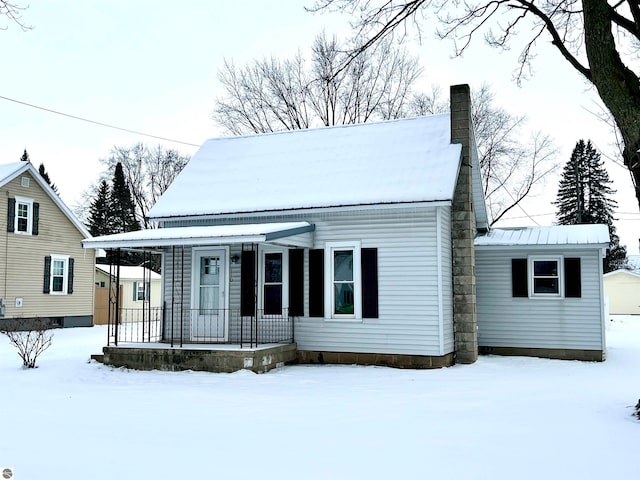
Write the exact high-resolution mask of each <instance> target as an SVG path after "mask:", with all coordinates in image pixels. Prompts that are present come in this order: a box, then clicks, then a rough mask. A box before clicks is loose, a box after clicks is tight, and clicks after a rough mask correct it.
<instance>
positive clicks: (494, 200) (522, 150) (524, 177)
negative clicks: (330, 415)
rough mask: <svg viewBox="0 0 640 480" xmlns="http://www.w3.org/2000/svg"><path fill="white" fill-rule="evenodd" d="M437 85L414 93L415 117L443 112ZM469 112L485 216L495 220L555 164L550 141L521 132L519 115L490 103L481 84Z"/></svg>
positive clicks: (444, 107) (523, 125)
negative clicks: (485, 202)
mask: <svg viewBox="0 0 640 480" xmlns="http://www.w3.org/2000/svg"><path fill="white" fill-rule="evenodd" d="M443 97H444V95H443V93H442V89H441V88H440V87H438V86H433V87H432V89H431V92H428V93H425V94H419V95H415V96H414V98H413V99H412V100H411V102H410V105H411V113H413V114H418V115H426V114H434V113H443V112H447V111H448V109H449V104H448V102H447V101H446V99H445V100H443ZM471 97H472V98H471V103H472V104H471V109H472V111H471V116H472V122H473V126H474V133H475V140H476V145H477V147H478V157H479V162H480V171H481V173H482V183H483V185H482V186H483V189H484V192H485V198H486V201H487V207H488V208H489V213H490V217H491V224H495V223H496V222H497V221H498V220H500V219H501V218H503V217H504V215H505V214H507V213H508V212H509V211H511V210H512V209H513V208H515V207H517V206H518V205H520V204H521V202H522V201H523V200H524V199H525V198H527V197H528V196H530V195H531V194H532V193H534V192H535V187H536V186H539V185H543V184H544V181H545V180H546V178H547V176H548V175H549V173H551V172H553V171H554V170H555V169H556V168H557V162H556V160H555V158H556V153H557V151H556V148H555V146H554V144H553V140H552V139H551V137H549V136H548V135H546V134H543V133H541V132H532V133H530V134H529V135H528V136H527V134H526V133H525V132H524V130H525V128H526V123H527V117H526V116H525V115H519V116H517V115H513V114H511V113H509V112H507V111H506V110H505V109H503V108H501V107H498V106H496V105H495V94H494V93H493V92H492V91H491V88H490V87H489V86H488V85H486V84H483V85H481V86H480V87H479V88H478V89H475V90H473V91H472V95H471Z"/></svg>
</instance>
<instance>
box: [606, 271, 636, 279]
mask: <svg viewBox="0 0 640 480" xmlns="http://www.w3.org/2000/svg"><path fill="white" fill-rule="evenodd" d="M613 275H630V276H632V277H635V278H638V279H640V272H635V271H633V270H627V269H626V268H619V269H618V270H614V271H612V272H609V273H605V274H604V276H605V277H611V276H613Z"/></svg>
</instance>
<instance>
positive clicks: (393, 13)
mask: <svg viewBox="0 0 640 480" xmlns="http://www.w3.org/2000/svg"><path fill="white" fill-rule="evenodd" d="M310 10H312V11H321V10H338V11H344V12H348V13H350V14H351V15H353V16H354V17H355V20H354V27H355V32H354V34H355V36H356V37H357V38H360V39H362V38H364V39H366V40H365V41H364V43H361V44H360V45H359V46H358V47H356V48H353V49H351V51H350V53H349V57H348V59H347V61H346V62H345V63H344V65H343V68H347V65H349V63H350V62H351V61H353V60H354V59H355V58H357V57H359V56H360V55H362V54H363V53H364V52H366V51H367V50H368V49H370V48H372V47H374V46H375V45H376V44H378V43H379V42H381V41H388V40H389V38H392V37H394V36H396V37H398V36H399V37H400V38H402V37H404V36H406V34H407V31H408V30H407V29H408V28H410V27H411V26H414V27H415V29H416V31H417V32H418V35H421V28H422V27H423V26H424V24H425V23H427V22H428V20H429V18H434V19H435V20H437V22H438V24H439V25H440V28H439V29H437V33H438V35H439V36H440V37H441V38H449V39H452V40H453V41H454V51H455V54H456V55H461V54H462V53H463V52H464V51H465V50H466V48H467V47H468V46H469V44H470V43H471V41H472V40H473V38H474V37H475V36H477V35H482V34H484V38H485V39H486V41H487V42H488V43H489V44H490V45H492V46H494V47H497V48H501V49H506V48H508V47H509V46H510V44H511V40H512V39H513V37H515V36H517V35H520V36H524V37H525V42H524V47H523V48H522V50H521V52H520V56H519V68H518V71H517V79H518V81H520V80H521V79H522V78H524V77H525V76H526V75H527V74H528V73H529V67H530V63H531V61H532V60H533V58H534V56H535V47H536V44H537V42H538V41H539V40H541V39H542V38H547V39H550V40H551V43H552V45H554V46H555V47H556V49H557V50H558V52H559V53H560V55H561V56H562V57H563V58H564V59H565V60H566V61H567V62H568V63H569V64H570V65H571V66H572V67H573V68H574V69H575V70H576V71H578V72H579V73H580V74H582V76H583V77H584V78H585V79H586V80H587V81H588V82H589V83H591V84H592V85H593V86H594V87H595V88H596V89H597V91H598V94H599V96H600V98H601V100H602V102H603V103H604V105H605V106H606V107H607V109H608V110H609V111H610V112H611V115H612V116H613V118H614V119H615V123H616V126H617V128H618V129H619V131H620V136H621V138H622V140H623V142H624V151H623V160H624V164H625V166H626V167H627V168H628V170H629V172H630V174H631V178H632V181H633V185H634V187H635V193H636V198H637V200H638V205H640V78H639V77H638V73H637V71H636V70H634V68H636V67H637V53H638V42H640V3H638V1H637V0H609V1H607V0H547V1H544V2H543V1H540V2H536V1H535V0H483V1H465V2H458V1H456V2H451V1H447V0H405V1H395V0H316V1H315V4H314V6H313V7H312V8H310Z"/></svg>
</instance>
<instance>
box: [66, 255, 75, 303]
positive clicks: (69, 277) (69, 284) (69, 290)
mask: <svg viewBox="0 0 640 480" xmlns="http://www.w3.org/2000/svg"><path fill="white" fill-rule="evenodd" d="M73 264H74V260H73V258H70V259H69V274H68V275H67V293H68V294H69V295H71V294H72V293H73Z"/></svg>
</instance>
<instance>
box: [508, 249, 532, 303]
mask: <svg viewBox="0 0 640 480" xmlns="http://www.w3.org/2000/svg"><path fill="white" fill-rule="evenodd" d="M511 294H512V296H513V297H528V296H529V287H528V279H527V259H526V258H513V259H511Z"/></svg>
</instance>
